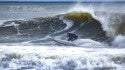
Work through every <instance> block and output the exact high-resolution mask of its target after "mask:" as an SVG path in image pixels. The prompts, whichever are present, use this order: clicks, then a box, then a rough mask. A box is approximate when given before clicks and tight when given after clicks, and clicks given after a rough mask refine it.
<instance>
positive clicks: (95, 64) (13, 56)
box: [0, 46, 125, 70]
mask: <svg viewBox="0 0 125 70" xmlns="http://www.w3.org/2000/svg"><path fill="white" fill-rule="evenodd" d="M124 51H125V49H110V48H107V49H106V48H78V47H70V46H69V47H67V46H63V47H58V46H56V47H55V46H51V47H50V46H36V47H33V46H25V47H23V46H8V47H7V46H1V47H0V52H1V58H0V60H1V63H0V68H1V69H23V68H24V69H45V70H81V69H87V70H103V69H109V70H110V69H114V70H124V68H123V67H122V66H121V65H122V64H124V62H122V61H123V60H125V59H124V57H121V56H124V55H125V53H124ZM50 53H51V54H50ZM8 58H9V59H8ZM119 58H120V59H119ZM121 59H122V60H121ZM118 62H122V63H120V64H119V63H118ZM123 66H124V65H123Z"/></svg>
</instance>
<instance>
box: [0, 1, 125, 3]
mask: <svg viewBox="0 0 125 70" xmlns="http://www.w3.org/2000/svg"><path fill="white" fill-rule="evenodd" d="M8 2H9V3H62V2H63V3H77V2H79V1H0V3H8ZM84 2H85V3H87V2H88V3H92V2H93V3H96V2H97V3H98V2H100V3H101V2H102V3H103V2H104V3H111V2H113V3H116V2H119V3H124V2H125V1H80V3H84Z"/></svg>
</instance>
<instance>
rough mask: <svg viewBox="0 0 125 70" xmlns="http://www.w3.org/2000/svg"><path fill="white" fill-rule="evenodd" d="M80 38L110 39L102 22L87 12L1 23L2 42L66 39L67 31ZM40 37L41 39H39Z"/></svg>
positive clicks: (0, 36) (39, 41)
mask: <svg viewBox="0 0 125 70" xmlns="http://www.w3.org/2000/svg"><path fill="white" fill-rule="evenodd" d="M69 32H71V33H74V34H76V35H78V36H79V38H80V39H93V40H95V41H100V42H105V41H106V40H108V39H109V37H108V36H106V32H105V31H104V30H103V28H102V25H101V23H100V22H99V21H98V20H96V19H94V18H93V16H92V15H91V14H90V13H87V12H69V13H66V14H59V15H56V16H53V17H38V18H33V19H30V20H12V21H5V22H3V23H2V24H1V25H0V33H1V34H0V42H1V43H23V42H27V41H28V42H30V43H42V42H43V41H44V42H45V41H46V42H47V41H50V40H51V41H52V42H53V41H54V42H56V40H65V41H67V40H66V34H67V33H69ZM39 39H40V40H39Z"/></svg>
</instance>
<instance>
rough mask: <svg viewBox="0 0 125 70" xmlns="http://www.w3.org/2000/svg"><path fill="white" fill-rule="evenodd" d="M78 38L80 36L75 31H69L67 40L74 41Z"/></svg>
mask: <svg viewBox="0 0 125 70" xmlns="http://www.w3.org/2000/svg"><path fill="white" fill-rule="evenodd" d="M76 39H78V36H77V35H76V34H74V33H67V40H68V41H74V40H76Z"/></svg>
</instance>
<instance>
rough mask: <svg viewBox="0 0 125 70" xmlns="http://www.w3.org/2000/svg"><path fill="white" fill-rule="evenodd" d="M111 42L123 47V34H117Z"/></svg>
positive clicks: (124, 37)
mask: <svg viewBox="0 0 125 70" xmlns="http://www.w3.org/2000/svg"><path fill="white" fill-rule="evenodd" d="M112 44H113V46H116V47H125V36H122V35H118V36H117V37H115V39H114V41H113V43H112Z"/></svg>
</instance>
